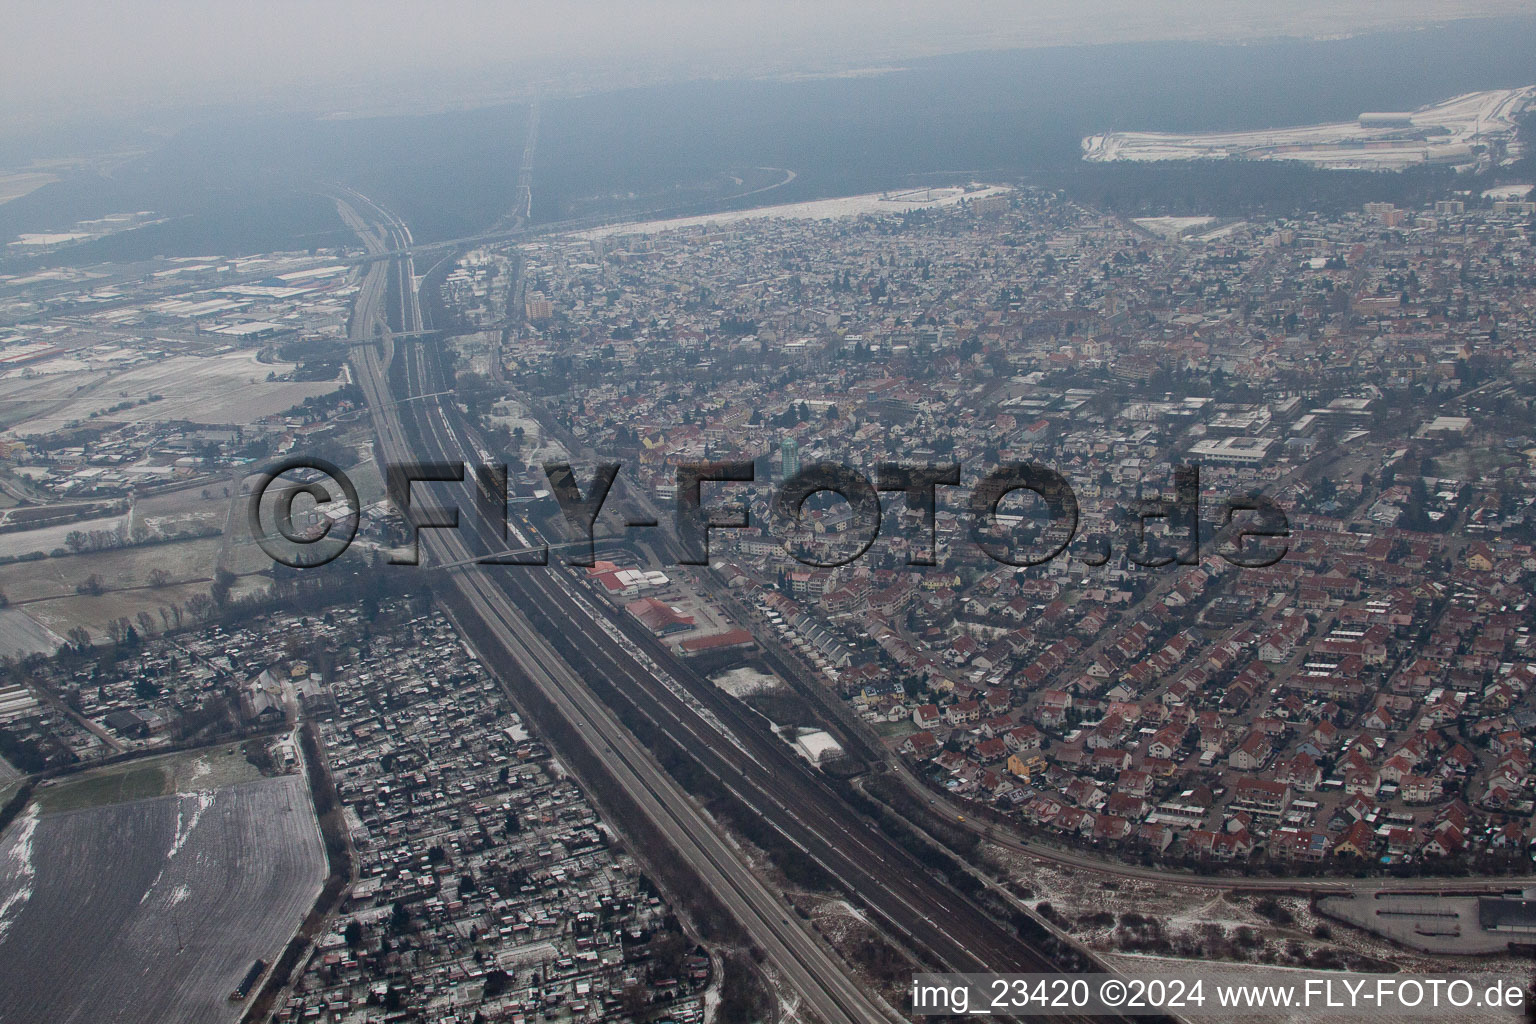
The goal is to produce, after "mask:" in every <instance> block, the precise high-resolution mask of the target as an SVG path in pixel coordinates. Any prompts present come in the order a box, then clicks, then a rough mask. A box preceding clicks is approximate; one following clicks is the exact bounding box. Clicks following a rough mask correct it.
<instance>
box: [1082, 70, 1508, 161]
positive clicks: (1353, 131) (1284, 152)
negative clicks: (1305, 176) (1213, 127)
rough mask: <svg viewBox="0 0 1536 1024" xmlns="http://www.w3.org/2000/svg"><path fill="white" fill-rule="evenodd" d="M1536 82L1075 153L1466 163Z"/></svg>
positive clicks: (1119, 140) (1098, 140)
mask: <svg viewBox="0 0 1536 1024" xmlns="http://www.w3.org/2000/svg"><path fill="white" fill-rule="evenodd" d="M1532 103H1536V86H1526V87H1524V88H1521V89H1490V90H1487V91H1485V92H1471V93H1465V94H1463V95H1461V96H1456V97H1453V98H1452V99H1449V100H1446V101H1445V102H1444V103H1437V104H1434V105H1432V106H1427V107H1420V108H1419V109H1418V110H1415V111H1411V112H1407V113H1406V115H1405V118H1404V120H1405V122H1406V123H1401V124H1398V123H1386V122H1385V121H1373V122H1371V123H1368V124H1362V123H1361V122H1360V121H1359V120H1355V121H1340V122H1336V123H1333V124H1314V125H1301V126H1297V127H1292V128H1266V129H1261V130H1259V131H1240V132H1201V133H1195V134H1181V133H1176V132H1108V133H1106V134H1103V135H1090V136H1088V137H1087V138H1085V139H1084V140H1083V159H1084V160H1090V161H1095V162H1109V161H1115V160H1133V161H1158V160H1227V159H1237V160H1301V161H1305V162H1307V163H1311V164H1315V165H1316V166H1319V167H1326V168H1336V169H1345V168H1372V169H1376V170H1401V169H1402V168H1404V167H1408V166H1411V165H1413V164H1421V163H1447V164H1469V163H1473V162H1475V161H1476V159H1477V156H1476V154H1475V153H1474V152H1473V150H1472V148H1471V147H1472V146H1474V145H1478V144H1486V143H1507V142H1508V141H1510V140H1511V139H1513V138H1514V136H1515V129H1516V126H1517V125H1516V122H1517V119H1518V118H1519V116H1520V114H1521V113H1522V112H1524V111H1525V110H1526V109H1527V108H1528V107H1530V106H1531V105H1532Z"/></svg>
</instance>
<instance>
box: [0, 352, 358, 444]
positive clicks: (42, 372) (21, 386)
mask: <svg viewBox="0 0 1536 1024" xmlns="http://www.w3.org/2000/svg"><path fill="white" fill-rule="evenodd" d="M290 369H292V365H291V364H289V363H263V362H260V361H259V360H258V359H257V358H256V352H255V351H252V350H246V351H237V352H226V353H223V354H221V355H217V356H168V357H165V358H161V359H145V360H142V361H139V362H136V363H133V364H132V365H126V366H111V365H110V364H108V363H106V362H104V361H95V360H93V361H91V362H90V363H89V365H88V367H87V366H86V365H84V364H82V362H81V360H80V359H79V358H78V357H77V356H69V357H59V358H57V359H52V360H48V361H46V362H41V363H36V364H33V365H32V366H29V367H27V368H25V369H24V370H12V371H9V372H7V373H4V374H0V413H7V412H10V411H11V410H15V413H14V415H15V416H18V417H21V418H19V419H17V421H16V422H13V424H12V426H11V428H10V430H9V431H7V433H10V434H14V435H16V436H20V437H26V436H30V435H35V434H46V433H49V432H51V431H55V430H58V429H60V428H62V427H63V426H65V425H66V424H68V423H70V422H72V421H74V420H85V419H86V418H87V417H89V416H90V415H91V413H93V412H100V414H101V418H102V419H104V420H106V421H109V422H113V423H139V422H144V421H166V420H190V421H192V422H194V423H210V424H226V423H228V424H239V425H244V424H248V423H253V422H255V421H257V420H259V419H261V418H262V417H264V416H268V415H271V414H273V413H279V412H283V411H284V410H287V409H290V408H292V407H293V406H295V405H298V404H299V403H300V402H302V401H304V399H305V398H308V397H310V396H311V395H323V394H326V393H328V392H330V391H334V390H335V389H336V388H337V387H339V386H340V385H341V382H340V381H325V382H313V381H307V382H283V381H269V380H267V377H268V375H269V374H272V373H273V372H274V371H275V372H276V373H278V374H282V373H285V372H287V371H288V370H290ZM151 395H158V396H160V397H159V399H158V400H157V401H152V402H145V403H144V404H142V405H138V404H134V405H130V406H129V407H128V408H125V409H120V410H118V411H116V412H111V413H108V412H106V411H105V410H107V409H110V408H113V407H114V406H117V405H120V404H122V403H124V402H129V403H137V402H140V401H141V400H144V399H148V398H149V397H150V396H151ZM7 418H8V419H9V418H12V417H11V416H7Z"/></svg>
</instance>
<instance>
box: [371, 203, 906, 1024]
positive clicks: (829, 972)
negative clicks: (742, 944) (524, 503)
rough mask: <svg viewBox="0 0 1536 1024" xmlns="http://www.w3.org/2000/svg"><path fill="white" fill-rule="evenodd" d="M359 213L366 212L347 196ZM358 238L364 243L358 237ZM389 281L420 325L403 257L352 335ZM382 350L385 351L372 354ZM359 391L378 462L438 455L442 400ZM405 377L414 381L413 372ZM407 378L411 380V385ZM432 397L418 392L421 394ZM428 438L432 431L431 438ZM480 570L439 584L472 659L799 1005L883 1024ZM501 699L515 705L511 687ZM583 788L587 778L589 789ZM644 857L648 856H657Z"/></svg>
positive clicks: (378, 272)
mask: <svg viewBox="0 0 1536 1024" xmlns="http://www.w3.org/2000/svg"><path fill="white" fill-rule="evenodd" d="M353 198H354V199H356V200H358V201H359V203H360V204H366V205H370V206H371V205H372V204H370V203H368V201H367V200H366V198H365V197H362V196H358V195H355V194H354V196H353ZM373 212H374V213H375V214H376V215H377V217H378V222H380V223H384V224H387V225H390V227H389V232H392V233H393V234H394V238H392V239H391V240H390V241H391V242H392V243H393V245H394V246H395V247H396V248H398V249H408V248H409V237H408V233H406V231H405V228H404V226H403V225H399V223H398V221H394V220H393V218H391V217H390V216H389V215H388V214H387V213H385V212H384V211H383V210H379V209H377V208H374V211H373ZM383 234H384V232H377V233H375V234H374V237H373V242H372V244H370V246H369V247H370V248H373V247H374V245H378V244H383V238H382V235H383ZM364 237H365V239H366V238H367V237H368V236H366V235H365V236H364ZM391 274H393V275H394V276H395V278H396V280H397V282H398V285H397V290H398V298H399V309H398V315H399V319H397V321H396V322H397V323H401V324H403V325H404V329H406V330H419V329H420V327H421V312H420V306H419V305H418V304H417V303H416V302H415V287H414V269H413V267H412V264H411V260H410V256H409V255H408V254H407V255H405V256H403V257H401V258H399V259H397V260H395V261H392V262H391V263H382V262H381V263H376V264H374V265H372V266H371V267H370V268H369V270H368V271H367V272H366V273H365V277H364V281H363V286H362V288H361V290H360V291H359V295H358V301H357V305H356V307H355V308H354V316H353V325H352V331H353V335H354V337H355V338H363V337H367V336H369V335H370V334H371V333H372V332H373V328H374V325H375V324H377V323H380V322H381V320H382V318H383V317H384V311H383V305H384V303H385V300H386V298H387V297H388V295H389V292H390V288H389V281H388V277H389V276H390V275H391ZM381 347H383V346H381ZM409 347H410V348H411V349H412V350H413V351H411V353H410V355H411V361H410V365H411V366H413V367H415V368H416V369H417V370H419V369H420V368H421V366H423V365H424V364H425V360H424V356H423V353H424V352H425V348H424V346H423V345H422V344H420V343H415V344H411V345H410V346H409ZM352 354H353V359H354V363H355V364H356V366H357V369H358V377H359V384H360V385H361V386H362V387H363V389H364V393H365V395H367V397H368V402H369V405H370V408H371V409H372V410H373V412H374V416H375V423H376V429H377V431H378V433H379V439H380V445H381V448H382V450H383V454H384V456H385V458H386V460H387V461H390V462H403V461H407V460H408V459H410V458H412V457H416V458H424V457H444V452H443V450H441V449H444V448H446V447H448V446H449V445H450V444H452V442H448V441H446V440H444V439H445V438H448V437H452V433H451V430H452V428H451V425H450V424H449V422H448V419H447V415H446V413H445V411H444V408H443V406H442V404H441V403H439V402H436V401H433V400H430V399H427V400H423V401H418V402H412V403H409V404H407V405H404V406H401V405H395V404H393V400H392V396H391V394H390V391H389V388H388V381H387V378H386V375H385V366H386V365H387V364H386V361H385V359H384V358H383V355H384V353H381V352H380V350H379V347H375V346H366V345H365V346H359V347H356V348H354V349H353V353H352ZM413 376H414V373H413ZM415 379H418V380H419V379H420V378H419V377H416V378H415ZM430 390H440V389H432V388H429V389H427V390H426V391H421V392H418V393H420V394H426V393H428V392H429V391H430ZM402 411H405V412H406V414H407V415H410V416H411V417H412V418H413V420H414V421H415V425H416V426H417V427H418V428H421V427H425V428H426V432H427V433H428V435H429V436H434V437H437V438H438V439H439V441H438V444H439V448H440V450H438V451H436V452H427V451H423V450H422V449H421V448H419V447H414V446H410V445H408V444H407V436H406V433H405V431H404V429H403V427H402V424H401V421H400V415H401V412H402ZM433 431H435V432H436V433H435V434H433V433H432V432H433ZM469 539H470V535H469V534H468V533H467V532H451V533H450V532H446V531H431V532H429V533H428V534H427V536H426V537H425V538H424V542H423V546H424V547H425V548H426V556H427V557H428V558H433V559H438V560H441V561H456V560H462V559H466V558H469V557H470V554H469V549H468V547H467V542H468V541H469ZM493 572H496V570H490V569H487V568H485V567H480V566H473V565H471V566H467V567H465V568H464V569H463V570H461V571H456V572H454V573H452V574H450V575H449V576H448V580H449V582H450V584H451V586H452V587H453V588H454V589H455V590H456V591H457V592H458V595H459V596H460V597H462V599H463V606H464V607H467V608H468V609H470V614H473V615H474V616H475V617H476V618H477V619H478V623H477V624H476V625H477V626H478V628H477V629H475V630H473V632H474V633H475V634H476V635H477V636H482V637H489V638H490V639H491V642H493V643H494V644H495V646H496V647H497V648H499V650H495V651H482V654H484V655H486V656H487V660H488V661H489V662H490V663H491V664H495V665H498V666H499V667H503V672H502V673H501V674H502V675H503V677H504V682H505V680H506V679H507V678H509V677H514V672H508V671H506V670H505V669H508V668H510V669H513V670H515V676H516V677H519V678H516V680H515V681H516V682H517V684H518V685H520V686H521V685H527V686H531V687H534V688H536V689H537V690H538V691H539V692H540V694H541V695H542V696H543V697H544V698H545V699H546V700H548V701H549V702H550V704H552V705H553V706H554V707H555V708H556V709H557V711H558V713H559V714H560V715H561V716H562V717H563V718H564V719H565V720H566V721H567V722H568V723H569V724H570V725H571V726H573V727H574V729H575V730H576V731H577V733H578V734H579V735H581V736H582V737H583V739H584V740H585V741H586V742H587V744H588V746H589V748H590V749H591V752H592V753H593V754H594V755H596V756H597V757H598V758H599V759H600V760H601V761H602V763H603V764H604V765H605V766H606V767H607V768H608V770H609V773H610V779H609V781H611V782H612V783H613V784H614V785H616V786H617V787H618V788H620V789H622V790H623V792H624V793H625V794H626V795H627V796H628V797H629V798H630V799H631V800H632V801H633V803H634V804H635V805H636V806H637V807H638V808H639V809H640V811H641V813H643V814H644V815H645V816H646V818H647V819H648V820H649V821H650V822H651V823H652V824H653V825H654V826H655V827H656V829H657V830H658V831H659V832H660V833H661V834H662V835H663V836H664V837H665V838H666V840H667V842H668V843H669V845H670V846H671V847H672V850H673V851H674V852H675V853H676V855H677V856H680V857H682V858H683V859H684V860H685V861H686V862H687V863H688V864H689V865H690V867H691V868H692V869H693V870H694V872H695V873H696V874H697V876H698V878H699V880H700V881H701V882H702V883H703V884H704V885H706V886H708V887H709V889H710V890H711V891H712V892H714V893H715V895H716V896H717V897H719V899H720V900H721V902H722V903H723V904H724V905H725V906H726V908H727V910H728V911H729V912H730V913H731V914H732V915H733V916H734V917H735V918H736V919H737V921H738V922H740V923H741V925H742V926H743V928H744V929H745V931H746V932H747V934H749V935H751V936H752V937H753V939H754V940H755V941H756V942H757V944H758V945H759V946H760V947H762V949H763V951H764V953H765V955H766V957H767V959H768V960H769V961H770V962H771V963H772V964H773V966H774V968H775V969H776V970H777V971H778V972H779V974H780V976H781V977H782V978H783V979H784V981H785V982H786V983H787V984H788V985H789V986H790V987H791V988H792V989H793V990H794V991H795V992H796V993H797V994H798V995H799V996H800V997H801V999H802V1001H803V1003H804V1005H806V1006H809V1007H812V1008H814V1011H815V1012H816V1014H817V1015H818V1016H820V1017H821V1018H822V1019H823V1020H826V1021H828V1022H829V1024H843V1022H870V1021H884V1020H889V1019H890V1012H889V1010H888V1009H887V1008H886V1007H884V1006H882V1005H881V1004H879V1003H878V1002H877V1001H875V1000H874V999H872V998H870V997H869V996H867V995H866V994H865V993H863V992H862V991H860V989H859V987H858V986H857V985H855V984H854V983H853V982H852V981H851V980H850V979H849V978H848V977H847V975H846V974H845V973H844V970H843V968H842V966H841V965H840V964H838V963H837V962H836V961H835V960H834V958H833V957H832V955H831V953H830V952H829V951H828V950H826V949H825V948H824V947H823V946H822V945H821V944H820V943H819V942H818V941H817V940H816V939H815V938H814V937H813V936H811V935H810V934H809V933H808V932H807V931H806V930H805V929H804V928H803V927H802V926H801V925H800V924H799V923H798V919H795V920H794V922H793V923H792V918H794V915H793V914H792V913H791V911H790V909H789V907H788V906H787V904H786V903H785V902H784V901H783V899H782V898H781V896H780V895H779V894H777V893H775V892H772V891H770V890H769V889H768V888H767V886H766V885H764V884H763V882H762V880H761V879H760V878H758V877H757V876H756V875H755V874H754V873H753V872H752V871H751V870H750V869H749V868H748V867H747V866H746V865H745V864H744V863H743V862H742V859H741V857H740V854H739V853H738V851H737V850H736V849H735V848H734V847H733V846H731V845H730V844H729V843H728V842H727V841H726V840H725V838H724V837H723V836H721V835H720V834H719V833H718V832H717V831H716V830H715V828H714V826H713V823H712V822H711V821H710V820H709V819H708V818H707V817H706V816H705V815H704V813H703V812H702V811H701V810H700V809H699V808H698V807H697V806H696V805H695V804H694V803H693V801H692V800H691V799H689V797H688V796H687V794H686V793H684V792H683V791H682V790H681V789H680V788H679V787H678V786H677V784H676V783H675V782H674V781H673V780H672V779H671V777H670V776H669V775H667V774H666V772H664V771H663V770H661V768H660V766H659V765H657V764H656V762H655V760H654V759H653V758H652V757H651V756H650V755H649V753H648V752H647V751H646V750H644V749H643V748H642V747H641V746H640V744H639V743H638V741H637V740H636V739H635V738H634V737H633V736H632V735H631V734H630V732H629V730H628V729H626V728H624V727H623V726H622V725H621V724H620V723H619V722H618V720H617V718H616V717H615V716H614V715H613V713H612V712H611V711H610V710H609V709H607V708H606V707H604V706H603V705H602V704H601V702H599V701H598V700H597V699H596V697H595V696H593V694H592V693H591V691H590V689H589V688H588V687H587V686H586V684H585V683H584V682H583V681H582V679H581V678H580V676H579V675H578V674H577V673H576V672H575V671H574V670H573V669H572V668H571V667H570V666H569V665H567V664H565V663H564V662H563V660H562V659H561V658H560V657H559V656H558V654H556V653H555V651H553V650H552V649H551V648H550V646H549V644H548V642H547V641H546V640H545V638H544V637H542V636H541V635H540V634H539V633H538V631H537V630H535V629H534V628H533V626H532V625H531V624H530V623H529V621H528V619H527V618H526V616H524V615H523V614H522V613H521V611H520V610H519V608H518V605H517V604H516V603H514V600H513V599H512V597H510V596H509V595H508V594H507V593H506V592H504V590H503V589H502V587H500V586H498V583H499V582H500V578H499V577H500V575H501V574H502V573H505V572H506V570H505V569H503V570H501V571H500V573H498V576H497V577H493V576H492V573H493ZM508 689H509V695H510V696H512V697H513V698H514V699H517V698H518V697H519V694H518V693H517V692H516V690H515V689H514V688H513V687H511V686H509V687H508ZM589 783H590V780H589ZM658 854H659V852H656V853H652V854H651V856H656V855H658Z"/></svg>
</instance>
